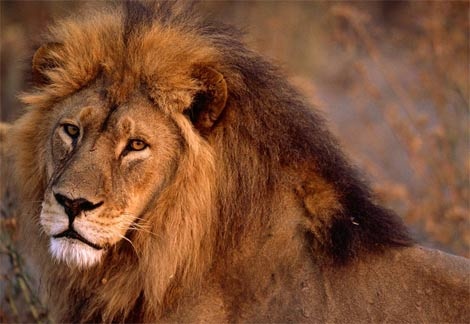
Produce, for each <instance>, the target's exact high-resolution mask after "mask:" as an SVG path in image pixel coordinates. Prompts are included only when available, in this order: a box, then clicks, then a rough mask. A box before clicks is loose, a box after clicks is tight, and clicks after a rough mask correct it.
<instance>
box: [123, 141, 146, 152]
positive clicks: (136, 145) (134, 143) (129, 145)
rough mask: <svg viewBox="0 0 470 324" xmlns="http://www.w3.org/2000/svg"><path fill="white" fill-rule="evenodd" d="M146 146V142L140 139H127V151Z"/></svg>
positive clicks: (138, 149)
mask: <svg viewBox="0 0 470 324" xmlns="http://www.w3.org/2000/svg"><path fill="white" fill-rule="evenodd" d="M147 146H148V144H147V143H145V142H144V141H142V140H139V139H132V140H129V142H128V143H127V150H129V151H142V150H143V149H145V148H146V147H147Z"/></svg>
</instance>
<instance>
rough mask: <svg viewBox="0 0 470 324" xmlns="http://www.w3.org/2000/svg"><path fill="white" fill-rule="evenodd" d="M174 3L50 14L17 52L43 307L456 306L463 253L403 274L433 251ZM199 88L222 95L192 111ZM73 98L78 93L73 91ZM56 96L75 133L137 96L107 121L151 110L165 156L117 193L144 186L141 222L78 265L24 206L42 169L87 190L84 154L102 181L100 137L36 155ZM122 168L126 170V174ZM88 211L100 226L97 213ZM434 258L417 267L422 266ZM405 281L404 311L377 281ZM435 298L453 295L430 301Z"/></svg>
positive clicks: (58, 316) (364, 315)
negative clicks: (36, 42)
mask: <svg viewBox="0 0 470 324" xmlns="http://www.w3.org/2000/svg"><path fill="white" fill-rule="evenodd" d="M184 7H185V6H182V5H181V3H176V4H174V3H164V2H162V3H154V4H148V3H147V4H139V3H137V2H130V3H128V4H127V5H125V6H124V5H123V6H121V5H116V6H110V7H108V8H106V9H104V10H96V9H94V10H93V12H89V13H85V14H83V15H82V16H79V17H72V18H69V19H65V20H62V21H60V22H59V23H57V24H56V25H55V26H54V27H52V28H51V29H50V32H49V33H48V34H47V35H46V36H45V39H44V44H45V45H44V46H43V47H41V49H40V51H39V52H37V54H36V55H35V57H34V63H33V77H34V78H35V81H36V85H37V86H36V88H34V89H32V90H31V91H29V92H27V93H25V94H23V95H22V100H23V102H24V103H26V104H27V105H28V106H29V110H28V111H27V112H26V114H25V115H24V116H23V117H22V118H21V119H20V120H19V121H18V122H17V123H16V124H15V126H14V130H13V135H12V141H13V145H12V148H13V150H14V152H13V153H14V156H15V170H14V171H15V179H16V180H17V182H18V184H17V185H18V187H19V190H20V197H21V201H22V202H24V204H23V206H22V212H21V225H22V231H23V233H24V234H23V235H24V237H27V238H28V242H27V244H26V245H27V247H28V249H29V250H30V253H31V254H32V255H33V258H34V259H35V260H36V263H37V264H38V265H39V268H40V273H41V274H40V282H41V286H42V287H41V288H42V291H43V295H44V298H45V299H46V300H47V304H48V306H49V307H50V310H51V313H52V316H53V317H54V319H55V320H57V321H60V322H87V321H89V322H124V321H138V322H155V321H211V322H221V321H249V322H253V321H262V322H266V321H277V322H281V321H282V322H285V321H297V322H298V321H311V322H316V321H337V322H344V321H348V320H349V321H354V320H356V321H368V320H377V321H381V320H392V321H394V320H396V321H413V319H415V317H414V316H415V315H416V314H419V315H420V316H421V315H422V316H424V317H423V319H424V320H426V319H427V320H440V319H443V320H449V321H452V320H456V319H457V320H462V319H465V318H467V319H468V312H466V311H465V309H462V307H463V306H462V305H464V304H462V301H461V300H462V299H463V302H465V299H468V291H467V292H465V289H463V290H462V288H459V289H454V290H453V291H452V289H449V288H447V287H448V286H449V287H450V286H452V287H464V285H465V284H468V280H467V281H465V280H464V279H462V275H461V274H462V273H463V272H465V271H468V264H467V265H465V262H464V261H462V260H459V259H457V258H456V259H452V258H451V257H449V261H448V262H449V264H453V265H454V266H453V267H454V269H457V270H456V272H457V273H458V274H457V275H456V278H457V279H456V280H455V282H453V283H447V282H446V283H445V287H441V286H439V287H437V288H436V287H435V286H432V287H431V286H429V287H428V286H427V285H431V283H432V280H428V281H426V279H423V278H425V277H426V276H421V278H420V279H419V280H416V279H415V278H416V275H412V276H411V275H409V273H408V272H407V271H406V264H409V265H410V267H411V268H413V269H415V268H416V269H417V270H413V271H415V272H416V273H418V272H420V271H421V270H423V271H424V268H422V267H419V266H417V265H416V264H418V263H420V262H421V263H422V265H423V267H427V266H428V265H430V264H433V263H439V262H441V261H440V260H441V259H442V258H446V257H444V256H440V255H437V254H432V253H431V252H426V251H424V252H423V250H420V249H418V248H414V247H410V246H412V245H413V242H412V240H411V239H410V238H409V236H408V234H407V231H406V229H405V227H404V226H403V224H402V222H401V220H400V219H399V218H398V217H397V216H396V215H395V214H394V213H393V212H390V211H388V210H386V209H384V208H382V207H380V206H379V205H377V204H376V203H375V202H374V200H373V197H372V195H371V193H370V191H369V189H368V187H367V185H365V184H364V183H363V181H362V180H361V179H360V177H359V176H358V175H357V173H356V171H355V170H354V169H353V168H352V167H351V166H350V164H349V163H348V162H347V160H346V159H345V158H344V156H343V155H342V153H341V151H340V150H339V149H338V147H337V144H336V142H335V140H334V139H333V138H332V137H331V135H330V134H329V132H328V131H327V130H326V129H325V127H324V122H323V121H322V119H321V118H320V117H319V116H318V114H317V113H316V112H315V111H314V110H313V109H311V108H310V107H308V105H307V104H306V102H305V101H304V100H303V99H302V98H301V96H299V95H298V94H297V92H296V91H295V90H294V89H293V88H292V86H290V85H289V84H288V83H287V82H286V81H285V80H284V78H283V77H282V74H281V73H280V72H279V71H277V70H276V69H275V68H274V67H273V66H272V65H271V64H269V63H267V62H266V61H265V60H263V59H262V58H261V57H259V56H258V55H257V54H255V53H254V52H252V51H250V50H248V49H247V48H246V47H245V46H244V45H243V43H242V42H241V41H240V40H239V35H238V33H237V32H236V31H235V30H234V29H232V28H229V27H226V26H224V25H217V24H213V23H210V22H206V21H204V20H202V19H200V18H198V17H196V15H195V14H194V13H193V12H192V11H191V10H189V9H188V8H184ZM200 69H209V70H206V71H217V72H216V73H220V75H222V76H223V82H224V83H225V85H226V91H227V92H226V93H225V92H224V91H217V88H218V87H220V84H209V85H207V84H206V82H207V80H205V79H204V78H201V77H200V74H198V73H197V72H196V71H198V70H200ZM210 73H211V72H209V74H210ZM219 81H220V82H222V81H221V80H217V82H219ZM214 89H215V90H214ZM224 89H225V88H224ZM211 91H212V92H211ZM209 92H211V93H212V97H210V98H209V99H207V98H206V100H209V101H211V102H212V103H214V102H216V103H217V104H222V105H223V107H222V108H223V111H221V113H220V114H219V111H216V110H214V111H210V113H208V114H207V115H206V117H207V118H209V119H204V120H203V121H198V117H200V116H201V114H204V113H207V111H206V110H205V109H207V107H206V106H205V105H207V104H208V102H207V101H198V100H197V98H199V97H198V96H200V95H201V94H203V95H204V94H207V93H209ZM225 95H226V97H225ZM217 96H218V98H214V97H217ZM219 97H220V98H219ZM136 98H137V99H136ZM80 102H83V103H86V105H90V106H91V107H92V109H91V110H90V111H89V110H87V109H82V108H83V107H78V106H79V103H80ZM72 106H73V107H75V108H73V109H77V111H80V117H77V118H78V119H80V120H82V121H84V122H87V123H89V124H90V125H93V129H95V128H96V130H94V131H90V134H94V135H93V136H97V137H96V138H101V137H99V136H100V134H101V133H100V132H103V133H105V134H108V133H106V132H107V131H108V129H111V128H112V127H115V125H110V124H109V121H111V122H112V121H113V120H114V119H112V118H115V117H113V116H114V115H115V114H117V113H119V114H125V113H126V112H125V107H129V110H132V109H138V107H140V106H143V107H153V108H152V109H154V110H155V116H154V114H153V113H152V112H150V113H149V114H146V115H144V114H134V115H131V116H130V117H129V118H130V121H129V122H128V124H126V123H124V122H123V124H122V125H123V126H122V129H123V130H121V131H122V132H125V131H129V132H131V129H132V127H133V126H132V125H133V123H134V122H136V121H138V122H143V121H146V120H150V119H151V118H156V119H155V120H161V121H163V123H164V124H163V125H162V127H163V126H164V127H163V129H167V132H168V134H170V135H171V136H170V135H168V136H169V139H168V143H170V142H171V143H174V146H172V147H171V148H170V147H168V148H165V147H164V148H160V149H162V150H164V149H166V150H167V151H165V152H166V153H165V154H168V155H169V156H171V157H172V158H171V161H173V162H172V163H173V164H172V165H171V166H168V170H172V171H171V172H169V173H171V174H172V175H171V176H170V174H160V173H162V171H161V169H158V168H156V167H155V168H154V170H152V172H149V174H151V176H152V177H163V178H165V179H166V180H165V181H163V182H162V183H163V185H162V186H163V189H158V191H157V188H155V187H154V184H153V183H147V182H142V183H145V184H144V185H143V186H142V188H141V192H139V191H138V189H135V192H132V194H133V195H132V198H133V199H134V198H135V197H134V196H139V195H140V194H142V195H146V194H147V193H148V192H150V191H156V192H158V195H156V196H155V197H153V199H151V200H149V201H148V202H147V205H145V206H141V207H143V208H142V210H143V211H142V213H141V214H139V215H138V216H139V219H140V218H142V220H141V221H139V219H134V220H133V222H135V224H134V225H129V224H126V226H129V230H128V231H127V232H125V239H122V240H120V241H117V242H113V243H112V244H110V246H109V247H108V249H107V250H106V251H105V252H104V253H105V255H104V257H103V260H101V262H99V263H98V264H97V265H95V266H93V267H86V268H84V269H81V268H77V267H73V266H72V267H71V268H69V267H68V266H67V265H66V264H65V263H64V262H55V261H54V260H53V259H52V258H51V256H50V253H49V251H48V244H49V237H48V235H46V233H45V232H44V230H43V229H41V226H39V222H40V219H39V214H40V212H41V208H40V205H39V204H36V203H34V202H42V201H43V200H44V195H45V193H47V192H50V190H51V186H52V184H51V182H54V181H53V180H54V179H51V178H50V174H53V175H54V177H56V178H60V177H61V174H62V175H63V174H68V173H67V172H69V173H70V170H71V168H76V169H73V170H80V171H76V174H75V175H74V174H72V175H71V176H70V179H68V180H67V181H68V182H67V183H68V184H69V189H70V190H72V191H73V190H76V192H80V193H83V192H86V193H87V194H90V192H91V191H92V188H94V189H96V188H98V189H99V190H101V189H103V188H100V186H99V183H100V182H98V180H96V179H95V178H94V175H93V174H92V173H93V172H96V171H93V172H91V171H90V172H88V173H87V172H85V171H83V170H85V169H86V170H95V169H92V168H91V167H90V168H88V169H87V168H85V166H86V165H87V163H88V166H90V165H93V167H96V168H97V169H98V170H100V171H99V172H102V173H103V177H104V179H105V180H103V181H104V182H106V181H111V182H112V181H114V179H110V178H109V177H110V175H111V171H110V169H109V168H108V169H107V167H106V166H105V165H107V163H110V162H108V161H111V160H112V159H113V158H112V157H111V156H110V155H109V154H108V155H107V154H106V153H103V152H105V149H110V146H109V145H107V146H106V145H105V144H102V143H101V142H99V141H97V142H95V144H93V145H95V146H90V147H89V148H87V149H86V152H85V151H83V152H82V150H85V149H84V148H83V149H81V148H80V147H78V148H77V149H76V153H70V152H75V151H74V149H73V148H70V147H69V148H63V152H59V153H60V154H62V155H61V156H64V157H66V158H65V159H66V160H67V159H68V160H67V161H69V162H66V163H64V164H60V163H59V164H58V165H60V166H61V167H63V168H64V170H61V169H60V168H58V167H57V165H56V164H54V163H53V162H52V160H51V159H52V158H51V156H52V157H54V154H59V153H57V149H56V151H54V152H52V151H53V150H52V151H51V145H52V147H55V146H54V145H58V146H57V147H59V148H60V147H62V146H64V145H65V144H57V143H59V142H60V140H59V139H55V138H56V137H54V135H53V134H55V133H54V132H55V130H56V129H57V123H58V122H59V117H61V116H62V115H63V114H65V113H68V112H70V111H71V110H72V108H71V107H72ZM101 106H102V109H101V110H102V111H101V110H99V109H98V110H97V109H96V107H101ZM77 107H78V108H77ZM93 107H95V108H93ZM95 110H96V111H98V112H95ZM115 111H116V112H117V113H114V112H115ZM101 113H102V115H100V114H101ZM211 113H212V114H213V115H211ZM93 114H97V115H96V116H98V117H94V116H95V115H93ZM105 115H107V116H108V117H109V116H110V117H109V118H110V119H109V120H108V117H105ZM152 116H153V117H152ZM116 118H117V117H116ZM95 119H96V120H99V121H100V122H99V123H100V125H101V126H100V125H98V124H96V123H98V122H96V123H95V122H94V120H95ZM126 125H127V126H126ZM153 126H154V125H151V124H149V125H148V127H149V129H150V128H152V127H153ZM90 127H91V126H90ZM126 129H128V130H126ZM90 136H91V135H90ZM170 137H171V138H170ZM173 138H176V139H175V140H173ZM157 139H158V138H157ZM54 141H56V142H54ZM57 141H59V142H57ZM84 141H85V140H84ZM51 143H52V144H51ZM54 143H55V144H54ZM84 143H86V142H84ZM61 145H62V146H61ZM90 145H92V144H90ZM100 145H101V146H100ZM64 147H67V146H64ZM101 147H103V148H102V149H101ZM67 150H69V152H68V153H67ZM95 150H96V151H95ZM100 150H103V151H100ZM93 152H96V153H93ZM92 153H93V154H95V155H93V154H92ZM73 154H76V156H80V157H83V159H79V158H76V159H75V158H74V155H73ZM90 154H91V155H90ZM58 160H60V159H58ZM89 161H93V163H91V162H89ZM82 167H83V168H85V169H83V170H82V169H81V168H82ZM165 167H167V166H165ZM48 170H49V171H48ZM102 170H104V171H102ZM159 172H160V173H159ZM48 174H49V178H48ZM62 178H63V177H62ZM167 178H168V179H167ZM94 179H95V180H94ZM74 180H75V183H74V182H73V181H74ZM101 180H102V179H101ZM101 180H100V181H101ZM136 180H139V181H143V180H142V179H139V176H138V175H136ZM123 181H128V180H123ZM64 183H65V182H64ZM72 187H73V188H72ZM84 188H85V189H84ZM86 188H89V189H86ZM98 189H97V190H98ZM105 189H106V188H105ZM103 190H104V189H103ZM125 190H126V188H120V187H119V186H118V187H117V189H116V187H113V190H111V189H109V190H107V191H104V192H106V193H107V195H108V196H106V195H105V196H104V197H105V198H103V199H105V204H106V201H107V200H106V199H108V198H109V199H111V198H113V197H114V198H113V199H115V201H119V197H118V196H119V192H120V191H122V192H123V195H124V196H125V195H126V194H127V195H128V197H130V196H129V193H126V192H125ZM133 190H134V189H133ZM124 196H123V197H124ZM122 200H124V201H121V202H122V203H123V204H125V202H126V201H125V199H124V198H122ZM134 207H135V206H134ZM63 217H66V216H63ZM93 217H95V216H90V217H89V218H90V219H93ZM95 218H96V221H101V222H103V224H104V225H103V226H107V225H106V224H107V222H110V223H111V221H110V219H104V218H103V219H99V218H98V217H95ZM64 219H65V218H64ZM47 221H50V220H47ZM42 222H45V221H44V220H42ZM46 225H47V224H46ZM132 226H144V227H143V228H140V230H139V228H137V227H132ZM133 229H135V230H133ZM416 260H420V261H416ZM441 263H442V262H441ZM444 264H445V262H444ZM394 267H396V269H397V270H396V271H395V270H393V271H391V270H390V269H393V268H394ZM441 268H445V266H441ZM441 268H439V271H437V270H436V271H437V272H433V271H431V275H429V277H431V278H439V277H440V273H441V272H442V271H445V270H440V269H441ZM381 273H383V275H384V276H383V277H381V276H380V275H378V274H381ZM435 273H437V274H435ZM442 277H443V278H444V277H445V278H447V277H446V276H445V275H442ZM342 278H343V279H342ZM426 278H427V277H426ZM395 279H396V280H397V281H395ZM342 280H344V281H342ZM381 280H383V282H385V283H384V285H385V286H384V287H385V288H383V287H382V288H381V286H380V282H381ZM399 280H401V281H399ZM361 281H362V283H361ZM413 281H414V282H415V283H414V287H417V288H419V289H431V290H430V293H432V292H435V293H437V294H439V296H440V297H436V298H434V301H433V302H430V303H429V304H428V305H427V306H422V308H421V310H420V309H418V308H416V307H415V305H411V306H410V305H408V304H407V305H405V306H403V307H402V309H400V307H398V304H399V301H397V303H395V304H394V303H389V302H387V301H390V300H394V299H393V298H392V297H391V296H388V295H387V294H388V293H387V289H390V291H392V293H393V294H398V293H399V291H400V289H401V291H402V292H405V296H406V297H407V298H408V299H410V300H411V299H413V298H414V297H411V296H412V295H413V294H415V295H416V294H417V295H416V299H413V300H416V301H417V302H423V301H424V302H426V300H427V299H426V296H425V294H423V295H420V293H413V292H410V291H409V290H407V289H405V288H404V287H405V286H406V285H407V284H408V283H409V284H411V283H412V282H413ZM355 285H357V289H355ZM367 287H369V288H368V289H366V288H367ZM393 287H395V288H393ZM394 289H395V290H394ZM379 292H380V294H382V295H380V294H379ZM383 294H385V297H383ZM415 295H413V296H415ZM420 298H421V299H420ZM395 299H396V298H395ZM405 299H406V298H405ZM408 299H406V301H407V302H409V301H408ZM446 299H452V300H454V299H455V300H459V302H458V304H454V305H452V306H449V308H448V309H447V310H446V311H439V310H437V308H436V307H437V305H439V304H440V303H441V302H442V300H446ZM353 301H354V302H353ZM384 301H385V302H384ZM374 303H376V309H373V308H371V307H373V306H371V305H373V304H374ZM428 308H429V309H431V310H429V309H428ZM433 308H436V310H432V309H433ZM380 314H383V317H381V316H379V315H380ZM425 316H428V317H425ZM439 316H441V317H439ZM465 316H467V317H465ZM387 317H388V318H387Z"/></svg>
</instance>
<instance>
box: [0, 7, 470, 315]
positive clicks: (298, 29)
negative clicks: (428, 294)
mask: <svg viewBox="0 0 470 324" xmlns="http://www.w3.org/2000/svg"><path fill="white" fill-rule="evenodd" d="M85 4H86V2H82V1H51V2H45V1H5V0H2V1H1V2H0V6H1V12H0V31H1V36H0V61H1V71H0V73H1V87H0V90H1V93H0V98H1V106H0V108H1V109H0V117H1V120H2V121H8V122H11V121H13V120H15V118H17V116H18V115H20V114H21V112H22V110H23V107H22V106H21V104H20V103H19V102H18V100H17V99H16V95H17V94H18V92H20V91H21V90H22V89H25V87H26V86H27V84H26V82H25V80H26V79H27V77H28V76H27V72H28V67H29V62H28V60H29V58H30V57H31V54H32V48H33V44H34V40H35V39H37V36H38V35H39V34H40V33H41V31H43V30H44V29H45V26H47V24H50V23H51V22H52V21H53V19H54V18H60V17H63V16H65V15H70V14H71V15H73V14H74V13H76V12H77V10H78V9H79V7H81V6H83V5H85ZM469 9H470V6H469V2H468V1H462V2H459V1H442V2H441V1H431V2H426V1H364V2H361V1H354V2H341V1H335V2H329V1H302V2H294V1H259V2H248V1H242V2H240V1H224V2H221V1H216V2H211V1H204V2H201V4H200V6H199V10H201V11H202V12H204V13H205V14H207V15H209V16H211V17H213V18H214V19H216V20H219V21H222V22H225V23H229V24H232V25H235V26H237V27H239V28H240V29H242V30H243V31H245V33H246V36H245V40H246V42H247V43H248V45H249V46H250V47H251V48H253V49H255V50H256V51H258V52H259V53H262V54H263V55H265V56H267V57H268V58H269V59H270V60H271V61H273V62H274V63H275V64H277V65H280V66H281V67H283V69H284V71H285V72H286V74H287V75H288V76H289V77H290V79H291V82H292V83H293V84H295V85H296V86H297V87H298V88H299V90H300V91H301V92H302V93H303V94H304V95H305V96H306V97H307V98H308V99H309V100H310V101H311V102H312V104H313V105H315V106H316V107H317V109H320V110H321V111H322V112H323V115H324V116H325V117H326V118H327V120H328V121H329V126H330V129H331V130H332V131H333V132H334V134H335V135H336V136H337V137H338V139H339V141H340V143H341V144H342V146H343V148H344V150H345V151H346V152H347V153H348V154H349V156H350V157H351V159H352V160H353V162H354V163H355V164H356V165H357V166H358V167H359V168H360V169H361V170H363V171H364V174H365V175H366V177H367V178H368V179H369V180H370V182H371V185H372V187H373V188H374V190H375V192H376V193H377V197H378V199H379V200H381V201H382V202H383V204H385V205H387V206H389V207H390V208H392V209H394V210H395V211H396V212H397V213H398V214H399V215H400V216H401V217H403V219H404V220H405V222H406V223H407V224H408V225H409V226H410V227H411V228H412V231H413V233H414V235H415V237H416V238H417V239H418V240H419V241H420V242H421V243H422V244H424V245H427V246H431V247H435V248H439V249H442V250H444V251H447V252H451V253H454V254H458V255H462V256H465V257H470V206H469V204H470V174H469V173H470V106H469V98H470V80H469V74H470V70H469V68H470V65H469V63H470V62H469V59H470V41H469V35H470V33H469V31H470V26H469ZM0 185H1V183H0ZM1 212H2V215H1V216H2V219H0V221H1V223H0V225H1V226H0V236H1V237H3V238H2V239H1V240H0V260H1V262H2V263H4V261H5V262H9V264H10V265H11V266H10V267H9V268H8V267H7V268H8V269H6V270H5V269H3V270H2V271H0V275H1V278H0V279H1V281H0V290H2V288H4V291H6V293H4V296H2V294H1V293H0V297H1V298H2V300H1V301H0V305H1V309H0V322H17V321H40V320H47V315H46V314H45V312H44V310H41V306H40V304H39V303H38V302H37V301H36V300H35V299H34V296H33V295H32V294H31V292H30V291H29V289H28V287H27V278H23V275H22V272H21V269H19V268H18V267H16V269H15V262H19V261H18V260H16V259H18V258H19V256H16V257H15V256H14V250H13V248H12V247H13V246H14V244H13V243H14V242H13V241H14V231H15V224H14V221H13V220H11V218H10V219H9V216H11V215H8V209H7V208H3V209H2V211H1ZM15 260H16V261H15ZM4 264H6V263H4ZM1 268H5V267H0V270H1ZM22 278H23V279H22ZM22 280H23V281H24V283H22V282H23V281H22ZM7 282H8V283H13V284H10V285H7V284H6V283H7ZM23 286H24V287H23ZM28 296H29V297H28ZM28 298H29V299H28ZM22 303H26V305H28V307H23V304H22Z"/></svg>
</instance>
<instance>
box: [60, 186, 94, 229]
mask: <svg viewBox="0 0 470 324" xmlns="http://www.w3.org/2000/svg"><path fill="white" fill-rule="evenodd" d="M54 197H55V199H56V200H57V202H58V203H59V204H60V205H62V206H63V207H64V210H65V213H66V214H67V216H68V217H69V222H70V224H72V223H73V221H74V219H75V217H77V216H78V215H79V214H80V213H81V212H82V211H89V210H93V209H96V208H98V207H100V206H101V205H102V204H103V202H102V201H100V202H99V203H97V204H93V203H92V202H90V201H88V200H86V199H84V198H78V199H70V198H68V197H66V196H64V195H62V194H59V193H55V194H54Z"/></svg>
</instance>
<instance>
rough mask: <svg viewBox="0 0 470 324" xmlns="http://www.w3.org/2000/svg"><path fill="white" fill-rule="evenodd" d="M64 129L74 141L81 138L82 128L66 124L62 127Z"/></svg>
mask: <svg viewBox="0 0 470 324" xmlns="http://www.w3.org/2000/svg"><path fill="white" fill-rule="evenodd" d="M62 127H63V128H64V131H65V133H66V134H67V135H68V136H70V137H71V138H72V139H77V138H78V136H80V128H78V127H77V126H75V125H72V124H64V125H62Z"/></svg>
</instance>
